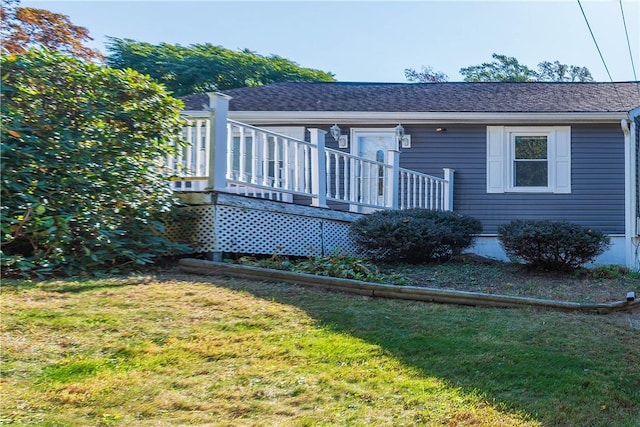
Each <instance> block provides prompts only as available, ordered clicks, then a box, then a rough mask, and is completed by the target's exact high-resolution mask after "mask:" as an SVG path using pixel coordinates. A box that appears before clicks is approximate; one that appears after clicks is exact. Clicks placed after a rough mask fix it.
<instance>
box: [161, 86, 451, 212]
mask: <svg viewBox="0 0 640 427" xmlns="http://www.w3.org/2000/svg"><path fill="white" fill-rule="evenodd" d="M212 101H213V102H214V106H213V108H212V109H214V110H215V112H217V113H218V114H214V112H210V113H207V114H208V116H204V115H202V114H201V113H199V114H198V115H187V116H186V121H187V125H186V126H185V128H184V130H183V133H182V138H183V139H184V140H186V141H187V143H188V144H187V146H186V147H183V148H181V149H180V151H179V153H178V155H177V156H175V157H171V158H169V159H167V165H168V166H169V168H171V170H172V171H173V172H172V173H173V175H174V180H173V184H172V185H173V188H174V189H175V190H177V191H181V190H196V191H200V190H205V189H215V190H218V191H226V192H232V193H236V194H243V195H247V196H253V197H261V198H267V199H271V200H279V201H287V202H293V201H295V200H296V198H300V199H306V200H309V199H310V200H311V204H312V205H313V206H320V207H327V206H328V203H329V204H343V205H344V204H347V205H349V208H350V210H352V211H361V210H362V208H365V209H410V208H425V209H431V210H452V209H453V170H451V169H446V168H445V169H444V177H443V178H438V177H435V176H431V175H426V174H423V173H419V172H416V171H412V170H408V169H403V168H400V167H399V153H398V152H397V151H394V150H390V151H388V152H387V153H386V159H385V161H384V162H380V161H375V160H370V159H366V158H362V157H358V156H354V155H352V154H349V153H346V152H344V151H340V150H334V149H330V148H326V147H325V140H324V135H325V132H324V131H322V130H320V129H313V128H311V129H308V131H309V135H310V141H304V140H300V139H296V138H292V137H290V136H287V135H283V134H280V133H276V132H272V131H269V130H266V129H261V128H258V127H255V126H251V125H248V124H245V123H241V122H237V121H234V120H230V119H227V118H226V108H225V107H226V103H225V101H226V100H225V99H224V98H220V97H215V96H212ZM227 102H228V101H227ZM216 103H217V104H216ZM216 107H217V108H216ZM220 115H224V117H220ZM223 119H224V120H223ZM219 138H224V140H223V141H222V142H221V141H216V139H219ZM220 152H222V155H221V154H220ZM222 172H224V173H222Z"/></svg>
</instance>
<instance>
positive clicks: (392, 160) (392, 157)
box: [385, 150, 400, 209]
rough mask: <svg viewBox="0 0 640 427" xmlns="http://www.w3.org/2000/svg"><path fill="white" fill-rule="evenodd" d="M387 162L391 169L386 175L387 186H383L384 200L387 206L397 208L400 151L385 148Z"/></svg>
mask: <svg viewBox="0 0 640 427" xmlns="http://www.w3.org/2000/svg"><path fill="white" fill-rule="evenodd" d="M386 163H387V164H389V165H391V171H390V173H389V176H388V177H387V186H386V188H385V193H386V195H387V197H388V198H387V197H385V201H386V202H387V207H389V208H391V209H398V196H399V194H400V151H398V150H387V161H386Z"/></svg>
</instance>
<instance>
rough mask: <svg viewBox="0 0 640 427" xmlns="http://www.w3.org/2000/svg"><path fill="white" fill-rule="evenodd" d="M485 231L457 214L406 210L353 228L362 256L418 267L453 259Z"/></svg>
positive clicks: (369, 217)
mask: <svg viewBox="0 0 640 427" xmlns="http://www.w3.org/2000/svg"><path fill="white" fill-rule="evenodd" d="M481 231H482V225H481V224H480V221H478V220H477V219H475V218H471V217H468V216H465V215H461V214H457V213H454V212H443V211H430V210H426V209H407V210H402V211H378V212H374V213H372V214H369V215H366V216H364V217H362V218H360V219H359V220H358V221H356V222H354V223H353V224H352V225H351V235H352V237H353V239H354V241H355V243H356V245H357V246H358V248H359V249H360V250H361V251H362V253H363V254H364V255H365V256H366V257H368V258H371V259H373V260H377V261H385V262H389V261H405V262H410V263H418V262H425V261H441V260H446V259H450V258H451V257H452V256H454V255H457V254H459V253H460V252H461V251H462V250H463V249H465V248H468V247H469V246H471V244H472V243H473V241H474V235H475V234H478V233H480V232H481Z"/></svg>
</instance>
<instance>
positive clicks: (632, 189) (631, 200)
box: [620, 107, 640, 271]
mask: <svg viewBox="0 0 640 427" xmlns="http://www.w3.org/2000/svg"><path fill="white" fill-rule="evenodd" d="M639 115H640V107H638V108H635V109H633V110H631V111H630V112H629V119H628V120H627V119H622V120H621V121H620V126H621V127H622V133H623V134H624V155H625V167H624V169H625V174H624V175H625V194H626V197H625V215H624V216H625V258H626V266H627V267H629V268H631V269H632V270H634V271H640V237H639V236H638V232H639V231H640V230H639V229H638V227H639V226H640V225H639V224H638V222H639V221H638V217H639V215H638V200H637V197H638V170H637V165H638V154H639V153H638V151H637V147H636V138H637V132H638V131H639V129H638V126H637V125H636V123H635V119H636V117H637V116H639Z"/></svg>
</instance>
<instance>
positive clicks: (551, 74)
mask: <svg viewBox="0 0 640 427" xmlns="http://www.w3.org/2000/svg"><path fill="white" fill-rule="evenodd" d="M538 80H539V81H541V82H592V81H593V77H592V76H591V72H590V71H589V69H588V68H587V67H579V66H577V65H566V64H561V63H560V61H554V62H549V61H543V62H541V63H539V64H538Z"/></svg>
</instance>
